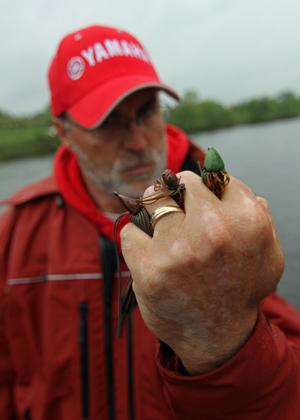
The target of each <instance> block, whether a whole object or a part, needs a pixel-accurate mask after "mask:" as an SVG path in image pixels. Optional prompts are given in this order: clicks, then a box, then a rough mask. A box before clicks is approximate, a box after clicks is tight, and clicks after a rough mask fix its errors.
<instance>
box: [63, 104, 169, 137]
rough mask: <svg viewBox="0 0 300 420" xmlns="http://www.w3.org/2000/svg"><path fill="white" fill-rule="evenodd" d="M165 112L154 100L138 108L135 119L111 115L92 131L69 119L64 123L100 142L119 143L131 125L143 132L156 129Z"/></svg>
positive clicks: (163, 107)
mask: <svg viewBox="0 0 300 420" xmlns="http://www.w3.org/2000/svg"><path fill="white" fill-rule="evenodd" d="M166 110H167V107H166V106H165V105H164V104H162V103H158V102H157V101H156V100H155V101H151V102H149V103H148V104H146V105H145V106H143V107H142V108H140V109H139V110H138V111H137V115H136V117H135V118H125V117H123V116H122V115H118V114H114V113H112V114H111V115H109V116H108V117H107V118H106V119H105V120H104V121H103V123H102V124H101V125H99V127H96V128H94V129H92V130H88V129H86V128H84V127H81V126H80V125H79V124H77V123H76V122H75V121H72V120H70V119H67V120H66V123H67V124H70V125H74V126H76V127H78V128H80V129H81V130H84V131H86V132H88V133H89V134H90V135H92V136H93V137H94V138H96V139H97V140H100V141H108V142H112V141H121V140H124V138H126V137H127V136H128V133H129V131H130V125H131V124H132V123H134V124H136V125H137V126H138V127H140V128H141V129H142V130H144V131H146V130H153V129H156V128H157V127H158V126H159V124H161V122H162V115H163V116H165V115H166Z"/></svg>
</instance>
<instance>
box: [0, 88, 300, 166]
mask: <svg viewBox="0 0 300 420" xmlns="http://www.w3.org/2000/svg"><path fill="white" fill-rule="evenodd" d="M165 117H166V120H167V122H169V123H171V124H174V125H175V126H177V127H179V128H181V129H182V130H184V131H185V132H186V133H188V134H190V133H197V132H198V133H199V132H204V131H210V130H217V129H222V128H226V127H232V126H235V125H242V124H256V123H263V122H268V121H274V120H279V119H284V118H294V117H300V97H297V96H296V95H295V94H294V93H292V92H285V93H281V94H280V95H277V96H275V97H271V98H270V97H261V98H256V99H255V98H254V99H251V100H247V101H243V102H239V103H237V104H235V105H232V106H229V107H228V106H224V105H222V104H220V103H219V102H217V101H212V100H204V101H201V100H200V99H199V97H198V94H197V92H196V91H195V90H189V91H187V92H186V93H185V94H184V95H183V99H182V101H181V102H180V103H178V104H177V105H176V106H175V107H174V108H173V109H172V110H169V111H168V112H166V114H165ZM51 125H52V121H51V114H50V109H49V107H48V108H47V109H46V110H45V111H44V112H41V113H39V114H37V115H34V116H31V117H12V116H10V115H8V114H7V113H5V112H1V111H0V161H3V160H8V159H15V158H24V157H29V156H40V155H45V154H49V153H53V152H55V150H56V149H57V147H58V145H59V140H58V138H57V137H56V138H53V137H50V136H49V128H50V127H51Z"/></svg>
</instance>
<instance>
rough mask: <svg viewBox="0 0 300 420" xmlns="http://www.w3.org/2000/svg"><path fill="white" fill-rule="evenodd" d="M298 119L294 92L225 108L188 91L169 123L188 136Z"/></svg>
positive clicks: (299, 107) (299, 100) (299, 111)
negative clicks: (246, 125) (235, 127)
mask: <svg viewBox="0 0 300 420" xmlns="http://www.w3.org/2000/svg"><path fill="white" fill-rule="evenodd" d="M299 116H300V97H296V95H295V94H293V93H292V92H285V93H282V94H280V95H277V96H275V97H274V98H269V97H262V98H256V99H251V100H248V101H244V102H240V103H237V104H235V105H233V106H230V107H226V106H223V105H221V104H220V103H219V102H216V101H201V100H200V99H199V98H198V95H197V92H196V91H194V90H189V91H188V92H186V93H185V95H184V97H183V100H182V102H180V103H179V104H178V105H177V106H175V107H174V109H173V110H172V111H171V112H170V113H169V115H168V117H167V118H168V122H170V123H171V124H174V125H176V126H177V127H179V128H181V129H183V130H184V131H186V132H187V133H196V132H201V131H210V130H217V129H221V128H226V127H232V126H235V125H242V124H256V123H262V122H268V121H275V120H279V119H284V118H294V117H299Z"/></svg>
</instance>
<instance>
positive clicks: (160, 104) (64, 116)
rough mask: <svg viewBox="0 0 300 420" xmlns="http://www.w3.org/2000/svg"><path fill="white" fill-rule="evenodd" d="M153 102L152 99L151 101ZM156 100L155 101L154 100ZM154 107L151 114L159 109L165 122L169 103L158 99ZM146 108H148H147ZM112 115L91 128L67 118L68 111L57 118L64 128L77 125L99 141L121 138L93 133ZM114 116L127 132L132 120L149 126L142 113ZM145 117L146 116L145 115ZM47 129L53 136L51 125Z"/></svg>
mask: <svg viewBox="0 0 300 420" xmlns="http://www.w3.org/2000/svg"><path fill="white" fill-rule="evenodd" d="M149 102H150V103H147V104H145V105H144V106H142V107H141V108H140V110H138V112H137V113H139V112H142V111H143V109H145V108H146V107H147V106H149V108H150V104H151V102H152V100H151V101H149ZM153 102H154V101H153ZM155 102H156V101H155ZM154 107H155V108H156V109H155V111H154V112H153V114H155V113H157V112H158V111H160V112H159V114H160V116H162V117H163V118H164V119H165V122H167V120H168V118H166V115H165V114H166V111H165V110H167V111H168V112H169V113H171V112H172V108H171V107H170V106H169V105H167V104H165V103H163V102H162V101H158V102H157V103H156V104H154ZM149 108H148V109H149ZM112 116H113V115H112V114H110V115H108V117H107V118H106V119H105V120H104V121H103V122H102V123H101V124H100V125H99V126H97V127H95V128H93V129H88V128H85V127H82V126H81V125H80V124H78V123H77V122H76V121H74V120H70V119H69V118H68V113H67V112H64V113H63V114H61V115H59V116H58V117H57V118H59V119H60V120H62V121H63V123H64V124H65V128H66V129H67V130H69V129H70V126H71V125H73V126H75V127H77V128H79V129H81V130H83V131H85V132H87V133H89V134H91V135H92V136H93V137H95V138H96V139H97V140H99V141H106V140H107V141H114V140H121V138H120V137H119V136H116V138H115V139H113V138H110V139H108V138H105V136H104V137H103V138H99V135H96V134H95V130H97V129H99V128H101V127H102V128H103V124H105V122H106V121H107V120H109V118H111V117H112ZM115 117H117V119H118V120H119V121H123V123H124V125H123V128H124V129H125V130H126V132H127V133H128V132H129V129H130V124H131V122H134V123H135V124H136V125H137V126H138V127H140V128H142V129H144V130H147V129H149V128H150V127H149V126H147V124H145V123H144V122H143V115H140V116H137V117H136V118H126V117H123V116H122V115H116V116H115ZM145 117H146V115H145ZM125 130H124V133H125ZM48 131H49V135H50V136H51V137H54V136H53V133H52V131H51V127H50V129H49V130H48ZM124 133H123V135H124Z"/></svg>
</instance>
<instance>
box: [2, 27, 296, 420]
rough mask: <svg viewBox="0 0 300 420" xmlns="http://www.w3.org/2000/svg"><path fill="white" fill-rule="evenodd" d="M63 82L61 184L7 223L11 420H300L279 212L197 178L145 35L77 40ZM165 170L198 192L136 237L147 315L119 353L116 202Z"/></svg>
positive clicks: (127, 245) (55, 79)
mask: <svg viewBox="0 0 300 420" xmlns="http://www.w3.org/2000/svg"><path fill="white" fill-rule="evenodd" d="M49 82H50V90H51V95H52V96H51V108H52V113H53V117H54V125H55V127H56V129H57V132H58V135H59V137H60V139H61V142H62V146H61V147H60V148H59V150H58V152H57V154H56V157H55V165H54V176H53V177H49V178H47V179H45V180H42V181H40V182H38V183H36V184H34V185H31V186H29V187H27V188H25V189H23V190H22V191H20V192H17V193H16V194H15V195H13V196H12V197H11V198H10V199H8V200H7V201H6V203H7V204H9V205H10V208H9V209H8V210H7V211H6V212H5V213H4V215H3V216H2V218H1V222H0V237H1V243H0V258H1V260H0V270H1V277H0V281H1V323H0V326H1V327H0V328H1V329H0V333H1V335H0V337H1V341H0V343H1V347H0V349H1V357H0V368H1V373H0V414H1V416H0V417H1V419H15V418H16V419H32V420H35V419H39V420H48V419H58V420H60V419H61V420H67V419H72V420H73V419H74V420H77V419H78V420H79V419H91V420H94V419H95V420H96V419H109V420H111V419H143V420H144V419H157V420H160V419H173V418H174V419H176V418H179V419H199V418H201V419H208V418H209V419H236V418H239V419H240V418H243V419H244V418H255V419H266V418H270V419H274V418H278V419H279V418H280V419H283V418H284V419H292V418H295V416H294V413H295V412H297V409H299V403H298V402H297V397H296V394H297V392H298V390H299V372H298V370H299V367H298V365H299V346H300V338H299V337H300V320H299V316H298V314H297V313H296V311H294V310H293V309H292V308H291V307H290V306H289V305H288V304H287V303H285V302H283V301H282V300H281V299H280V298H279V297H276V296H275V295H274V294H271V295H270V297H267V296H268V295H269V294H270V293H271V292H272V291H273V290H274V288H275V287H276V285H277V283H278V281H279V279H280V277H281V274H282V270H283V256H282V251H281V247H280V243H279V240H278V237H277V234H276V231H275V228H274V225H273V221H272V217H271V214H270V211H269V209H268V206H267V203H266V202H265V201H264V200H263V199H260V198H255V197H254V196H253V194H252V193H251V191H249V189H248V188H247V187H246V186H245V185H243V184H242V183H240V182H239V181H237V180H235V179H232V180H231V183H230V185H229V186H228V187H227V189H226V191H225V194H224V196H223V198H222V200H219V199H217V198H216V197H215V196H214V195H213V194H212V193H211V192H210V191H209V190H208V189H207V188H206V187H205V186H204V185H203V184H202V181H201V178H200V177H199V176H198V175H196V174H193V173H192V172H189V171H188V172H187V171H186V169H188V170H190V171H196V168H197V165H196V163H195V162H196V161H197V160H200V161H201V162H203V153H202V152H201V151H200V150H199V149H197V148H196V147H195V146H194V145H192V144H191V143H190V142H189V141H188V139H187V137H186V136H185V134H184V133H183V132H181V131H180V130H178V129H176V128H175V127H171V126H167V127H164V123H163V119H162V115H161V113H160V110H159V100H158V91H159V90H164V91H165V92H167V93H168V94H170V95H171V96H173V97H174V98H177V94H176V92H175V91H173V90H172V89H171V88H170V87H168V86H167V85H165V84H163V83H162V82H161V81H160V80H159V78H158V76H157V74H156V72H155V70H154V68H153V66H152V64H151V61H150V58H149V56H148V54H147V52H146V51H145V49H144V48H143V46H142V45H141V44H140V43H139V41H137V40H136V39H135V38H134V37H132V36H131V35H130V34H128V33H126V32H124V31H121V30H118V29H114V28H107V27H100V26H93V27H89V28H86V29H83V30H80V31H77V32H75V33H73V34H70V35H68V36H67V37H66V38H64V40H63V41H62V42H61V44H60V46H59V48H58V51H57V53H56V55H55V57H54V59H53V61H52V64H51V67H50V71H49ZM165 167H167V168H169V169H171V170H173V171H175V172H177V173H180V175H181V182H184V183H185V184H186V193H185V198H184V200H185V202H184V213H181V214H178V213H172V214H168V215H166V216H164V217H163V218H161V219H159V220H158V222H157V224H156V225H155V228H154V236H153V238H152V239H151V238H150V237H148V236H147V235H146V234H144V232H142V231H141V230H139V229H138V228H137V227H136V226H134V225H132V224H130V223H129V224H127V225H126V226H125V227H124V228H123V230H122V234H121V235H122V250H123V253H124V256H125V258H126V262H127V264H128V267H129V269H130V270H131V272H132V274H133V279H134V290H135V293H136V297H137V300H138V304H139V307H138V308H137V309H136V310H134V311H131V312H130V314H129V316H128V319H127V322H126V323H125V325H124V328H123V331H122V335H121V337H120V339H119V340H116V338H115V329H116V322H115V320H116V316H117V313H118V293H117V284H116V257H115V251H114V247H113V243H112V241H113V233H112V231H113V220H114V219H115V218H116V217H117V215H118V214H119V213H122V212H123V211H124V209H123V208H122V205H121V203H120V202H119V201H118V199H117V198H116V197H115V196H114V194H113V192H114V191H115V190H116V191H118V192H120V193H123V194H126V195H129V196H134V197H139V196H141V195H142V194H143V193H144V190H145V189H147V190H146V192H145V195H149V194H151V192H152V191H153V189H152V188H153V187H150V188H149V186H150V185H151V184H153V182H154V180H155V179H156V178H157V177H159V176H160V175H161V172H162V170H163V169H164V168H165ZM170 204H174V202H173V201H172V199H170V198H168V199H163V200H160V201H159V202H157V203H155V204H151V205H147V206H146V209H147V211H148V212H149V214H152V213H153V211H154V210H155V209H156V208H159V207H162V206H165V205H170ZM125 223H126V222H124V223H123V225H124V224H125ZM118 245H119V247H121V244H120V241H119V243H118ZM121 266H122V277H123V281H124V283H123V285H125V282H126V279H127V278H128V275H129V270H128V268H127V266H126V264H125V261H124V260H123V259H122V261H121ZM264 298H266V299H265V301H264V303H261V301H262V300H263V299H264ZM143 318H144V320H143ZM144 321H145V322H144ZM284 333H285V334H286V335H284Z"/></svg>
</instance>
